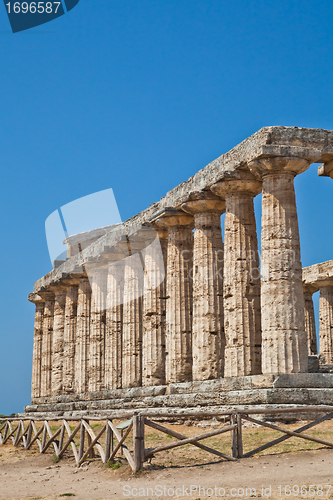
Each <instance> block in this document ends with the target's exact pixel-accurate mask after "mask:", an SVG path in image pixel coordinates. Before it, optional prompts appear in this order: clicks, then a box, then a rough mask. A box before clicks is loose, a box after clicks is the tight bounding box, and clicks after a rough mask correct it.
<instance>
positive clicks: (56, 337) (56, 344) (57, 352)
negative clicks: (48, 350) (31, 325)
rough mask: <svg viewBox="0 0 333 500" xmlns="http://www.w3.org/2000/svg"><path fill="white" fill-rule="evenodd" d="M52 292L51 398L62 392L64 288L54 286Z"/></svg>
mask: <svg viewBox="0 0 333 500" xmlns="http://www.w3.org/2000/svg"><path fill="white" fill-rule="evenodd" d="M53 290H54V317H53V339H52V379H51V380H52V387H51V389H52V391H51V393H52V396H58V395H60V394H62V392H63V360H64V328H65V304H66V287H65V286H59V285H57V286H55V287H53Z"/></svg>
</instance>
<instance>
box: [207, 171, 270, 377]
mask: <svg viewBox="0 0 333 500" xmlns="http://www.w3.org/2000/svg"><path fill="white" fill-rule="evenodd" d="M211 190H212V191H213V192H214V193H216V194H218V195H219V196H222V197H223V198H225V201H226V216H225V221H224V227H225V233H224V327H225V336H226V347H225V368H224V376H225V377H240V376H244V375H256V374H259V373H261V311H260V271H259V254H258V241H257V231H256V221H255V215H254V206H253V197H254V196H255V195H257V194H258V193H259V192H260V191H261V182H259V181H258V180H256V179H255V178H254V176H253V175H252V174H250V173H244V172H239V173H238V179H225V180H223V181H221V182H218V183H217V184H215V185H214V186H212V187H211Z"/></svg>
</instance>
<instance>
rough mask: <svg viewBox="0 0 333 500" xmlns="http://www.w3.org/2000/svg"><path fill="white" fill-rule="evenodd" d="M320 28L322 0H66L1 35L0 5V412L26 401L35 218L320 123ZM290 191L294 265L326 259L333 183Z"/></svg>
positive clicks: (168, 183)
mask: <svg viewBox="0 0 333 500" xmlns="http://www.w3.org/2000/svg"><path fill="white" fill-rule="evenodd" d="M332 25H333V5H332V1H331V0H319V1H314V0H302V1H299V0H297V1H296V0H279V2H277V1H276V0H258V1H251V0H246V1H245V0H234V1H232V2H231V1H230V0H228V1H225V0H167V1H166V0H136V1H135V0H98V1H96V0H81V1H80V3H79V4H78V6H77V7H75V8H74V9H73V10H72V11H71V12H70V13H68V14H66V15H65V16H63V17H61V18H59V19H57V20H55V21H53V22H52V23H49V24H46V25H44V26H41V27H38V28H35V29H32V30H30V31H27V32H22V33H18V34H12V33H11V32H10V26H9V22H8V19H7V17H6V12H5V7H2V6H0V42H1V51H0V64H1V79H0V91H1V100H0V124H1V149H0V151H1V153H0V154H1V185H0V189H1V197H0V201H1V211H2V216H1V231H2V235H3V236H2V245H1V265H2V278H1V279H2V282H1V300H0V307H1V363H0V380H1V385H0V413H6V414H8V413H11V412H17V411H22V410H23V406H24V405H25V404H28V403H29V402H30V380H31V361H32V341H33V323H34V306H33V305H32V304H30V303H29V302H28V301H27V295H28V293H29V292H31V291H32V289H33V283H34V281H35V280H37V279H38V278H40V277H41V276H42V275H44V274H46V273H47V272H49V271H50V261H49V256H48V251H47V246H46V239H45V232H44V223H45V219H46V218H47V217H48V215H49V214H51V213H52V212H53V211H54V210H56V209H57V208H58V207H60V206H61V205H64V204H66V203H69V202H71V201H72V200H75V199H77V198H80V197H82V196H85V195H88V194H90V193H93V192H96V191H100V190H103V189H107V188H113V190H114V194H115V197H116V199H117V202H118V206H119V210H120V214H121V217H122V219H123V220H125V219H127V218H129V217H131V216H132V215H134V214H136V213H137V212H139V211H140V210H142V209H144V208H146V207H147V206H148V205H149V204H150V203H152V202H154V201H157V200H159V199H160V198H161V197H162V196H163V195H164V194H165V193H166V192H167V191H168V190H169V189H171V188H173V187H174V186H176V185H177V184H179V183H180V182H182V181H184V180H187V179H188V177H190V176H191V175H193V174H194V173H195V172H196V171H197V170H199V169H200V168H202V167H204V166H205V165H206V164H207V163H209V162H210V161H211V160H213V159H215V158H216V157H218V156H219V155H221V154H222V153H224V152H226V151H228V150H229V149H231V148H232V147H234V146H235V145H236V144H237V143H239V142H240V141H242V140H243V139H245V138H246V137H247V136H249V135H251V134H253V133H254V132H256V131H257V130H258V129H260V128H261V127H263V126H268V125H287V126H300V127H318V128H327V129H333V85H332V82H333V67H332V57H333V56H332V55H333V43H332V42H333V30H332ZM296 188H297V200H298V208H299V214H300V218H299V220H300V232H301V242H302V260H303V265H310V264H313V263H316V262H320V261H324V260H328V259H331V258H333V252H332V242H333V235H332V220H331V218H332V214H333V197H332V194H333V180H331V179H329V178H318V177H317V174H316V166H315V165H313V166H311V168H310V170H309V171H308V172H306V173H305V174H303V175H302V176H299V177H298V178H297V179H296ZM258 201H259V200H258ZM258 201H256V206H257V208H259V202H258ZM258 215H260V214H259V213H258Z"/></svg>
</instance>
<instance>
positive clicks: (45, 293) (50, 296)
mask: <svg viewBox="0 0 333 500" xmlns="http://www.w3.org/2000/svg"><path fill="white" fill-rule="evenodd" d="M38 295H40V296H41V297H42V299H43V300H44V301H46V300H54V291H53V290H52V291H51V290H40V291H39V292H38Z"/></svg>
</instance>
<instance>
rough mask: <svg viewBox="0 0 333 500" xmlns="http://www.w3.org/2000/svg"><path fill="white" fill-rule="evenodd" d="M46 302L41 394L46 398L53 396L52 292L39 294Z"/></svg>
mask: <svg viewBox="0 0 333 500" xmlns="http://www.w3.org/2000/svg"><path fill="white" fill-rule="evenodd" d="M39 295H40V296H41V297H42V298H43V299H44V300H45V305H44V315H43V339H42V370H41V371H42V372H41V392H40V395H41V396H44V397H48V396H51V387H52V386H51V374H52V371H51V370H52V342H53V312H54V294H53V293H52V292H47V291H45V292H39Z"/></svg>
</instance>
